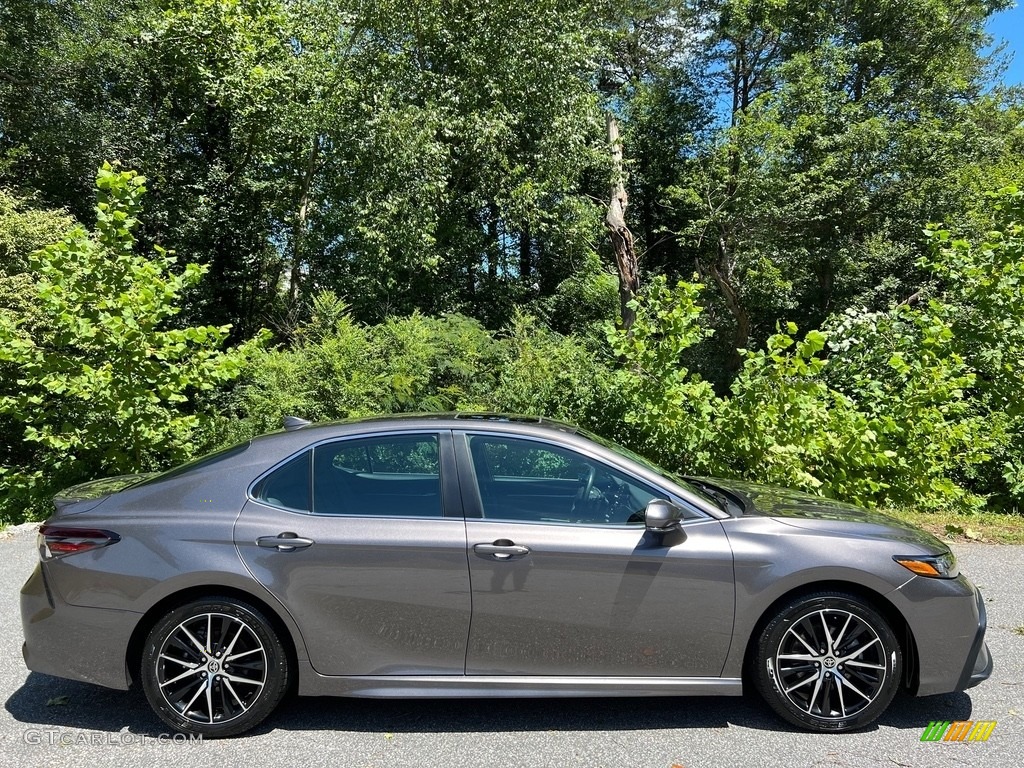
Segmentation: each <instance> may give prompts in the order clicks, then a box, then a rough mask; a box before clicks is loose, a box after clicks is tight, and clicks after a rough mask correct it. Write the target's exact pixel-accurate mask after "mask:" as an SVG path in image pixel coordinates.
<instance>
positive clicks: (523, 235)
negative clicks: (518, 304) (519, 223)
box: [519, 224, 533, 285]
mask: <svg viewBox="0 0 1024 768" xmlns="http://www.w3.org/2000/svg"><path fill="white" fill-rule="evenodd" d="M532 273H533V248H532V242H531V240H530V225H529V224H524V225H523V228H522V230H520V232H519V279H520V280H521V281H522V283H523V285H526V284H528V282H529V280H530V275H531V274H532Z"/></svg>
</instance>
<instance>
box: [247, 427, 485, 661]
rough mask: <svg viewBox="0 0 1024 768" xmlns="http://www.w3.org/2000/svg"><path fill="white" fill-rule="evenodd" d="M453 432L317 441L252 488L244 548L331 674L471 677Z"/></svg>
mask: <svg viewBox="0 0 1024 768" xmlns="http://www.w3.org/2000/svg"><path fill="white" fill-rule="evenodd" d="M453 468H454V458H453V448H452V437H451V433H450V432H447V431H427V432H405V433H393V434H383V435H376V436H372V437H358V438H348V439H344V440H336V441H332V442H325V443H321V444H318V445H316V446H313V447H311V448H310V449H308V450H306V451H304V452H303V453H302V454H300V455H298V456H296V457H295V458H293V459H292V460H291V461H289V462H286V463H285V464H283V465H281V466H280V467H278V468H277V469H275V470H274V471H273V472H271V473H269V474H268V475H267V476H266V477H265V478H264V479H263V480H262V481H261V482H259V483H258V484H257V485H256V486H255V487H254V493H253V496H254V498H253V499H251V500H250V501H248V503H247V504H246V506H245V507H244V509H243V510H242V513H241V515H240V517H239V519H238V521H237V523H236V526H235V543H236V546H237V548H238V552H239V555H240V556H241V558H242V560H243V561H244V562H245V564H246V566H247V567H248V568H249V570H250V571H251V572H252V574H253V575H254V576H255V578H256V579H257V580H258V581H259V582H260V583H261V584H262V585H263V586H264V587H266V588H267V589H268V590H269V591H270V592H271V593H273V595H274V596H275V597H277V598H278V599H279V600H280V601H281V603H282V604H283V605H284V606H285V608H286V609H287V610H288V611H289V612H290V613H291V615H292V617H293V618H294V619H295V622H296V624H297V625H298V627H299V629H300V631H301V632H302V637H303V640H304V641H305V645H306V649H307V651H308V653H309V657H310V662H311V664H312V666H313V668H314V669H315V670H316V671H317V672H319V673H321V674H324V675H388V674H394V675H414V674H453V675H454V674H457V675H461V674H463V673H464V666H465V656H466V643H467V638H468V636H469V623H470V585H469V571H468V566H467V562H466V531H465V523H464V520H463V517H462V510H461V501H460V499H459V494H458V484H457V480H456V478H455V473H454V471H453Z"/></svg>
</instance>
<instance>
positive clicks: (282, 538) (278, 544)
mask: <svg viewBox="0 0 1024 768" xmlns="http://www.w3.org/2000/svg"><path fill="white" fill-rule="evenodd" d="M256 546H257V547H263V548H265V549H276V550H277V551H278V552H294V551H295V550H296V549H305V548H306V547H311V546H313V540H312V539H304V538H302V537H301V536H299V535H298V534H297V533H292V532H291V531H285V532H284V533H279V534H277V536H260V537H259V538H258V539H256Z"/></svg>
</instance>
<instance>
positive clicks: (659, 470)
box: [578, 429, 724, 509]
mask: <svg viewBox="0 0 1024 768" xmlns="http://www.w3.org/2000/svg"><path fill="white" fill-rule="evenodd" d="M578 432H579V434H581V435H583V436H584V437H585V438H587V439H588V440H593V441H594V442H595V443H597V444H598V445H603V446H604V447H605V448H608V449H609V450H612V451H615V452H616V453H619V454H622V455H623V456H625V457H626V458H628V459H632V460H633V461H635V462H636V463H637V464H639V465H640V466H642V467H646V468H647V469H649V470H651V471H652V472H654V473H655V474H657V475H660V476H661V477H663V478H665V479H666V480H669V481H671V482H673V483H675V484H676V485H680V486H682V487H683V488H685V489H686V490H688V491H689V492H690V493H692V494H693V495H694V496H698V497H700V498H702V499H704V501H706V502H708V503H709V504H711V505H713V506H716V507H719V508H720V509H721V508H724V507H723V506H722V503H721V502H720V501H718V500H717V499H715V498H714V497H712V496H711V495H710V494H708V493H706V492H705V491H703V490H702V489H700V488H697V487H696V486H694V485H693V484H692V483H690V482H687V481H686V480H684V479H683V477H682V475H678V474H676V473H675V472H669V471H668V470H667V469H665V468H664V467H659V466H658V465H657V464H655V463H654V462H653V461H650V460H649V459H645V458H644V457H643V456H641V455H640V454H639V453H635V452H633V451H631V450H629V448H625V447H623V446H621V445H619V444H618V443H616V442H614V441H612V440H609V439H607V438H604V437H601V436H600V435H595V434H594V433H593V432H589V431H587V430H585V429H579V430H578Z"/></svg>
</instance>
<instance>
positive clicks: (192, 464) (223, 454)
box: [132, 440, 252, 488]
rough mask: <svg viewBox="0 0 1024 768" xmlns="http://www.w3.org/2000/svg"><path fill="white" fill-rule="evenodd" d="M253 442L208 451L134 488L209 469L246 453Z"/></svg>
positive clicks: (137, 484)
mask: <svg viewBox="0 0 1024 768" xmlns="http://www.w3.org/2000/svg"><path fill="white" fill-rule="evenodd" d="M251 444H252V441H251V440H246V441H244V442H241V443H238V444H237V445H232V446H230V447H229V448H221V449H220V450H218V451H213V452H212V453H207V454H205V455H203V456H200V457H199V458H197V459H192V461H189V462H186V463H184V464H179V465H178V466H176V467H173V468H172V469H169V470H167V471H166V472H161V473H160V474H159V475H156V476H155V477H150V478H147V479H146V480H143V481H142V482H141V483H136V484H135V485H133V486H132V488H141V487H142V486H144V485H153V484H154V483H160V482H163V481H164V480H170V479H171V478H172V477H177V476H178V475H183V474H185V473H186V472H193V471H198V470H202V469H208V468H209V467H212V466H214V465H215V464H219V463H220V462H222V461H226V460H227V459H232V458H234V457H235V456H238V455H239V454H242V453H245V451H246V450H247V449H248V448H249V446H250V445H251Z"/></svg>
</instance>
